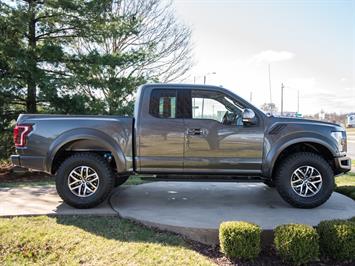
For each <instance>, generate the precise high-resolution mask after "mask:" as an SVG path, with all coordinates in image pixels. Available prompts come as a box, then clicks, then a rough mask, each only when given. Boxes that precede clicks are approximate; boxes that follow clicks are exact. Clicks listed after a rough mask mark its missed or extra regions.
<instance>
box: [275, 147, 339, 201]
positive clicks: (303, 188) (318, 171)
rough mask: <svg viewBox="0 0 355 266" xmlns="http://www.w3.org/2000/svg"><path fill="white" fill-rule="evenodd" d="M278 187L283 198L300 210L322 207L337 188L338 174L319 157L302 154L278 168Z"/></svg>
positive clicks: (290, 157) (306, 153)
mask: <svg viewBox="0 0 355 266" xmlns="http://www.w3.org/2000/svg"><path fill="white" fill-rule="evenodd" d="M275 181H276V182H275V184H276V188H277V190H278V192H279V193H280V195H281V197H282V198H283V199H284V200H285V201H287V202H288V203H289V204H291V205H292V206H294V207H297V208H314V207H317V206H319V205H322V204H323V203H324V202H326V201H327V200H328V199H329V197H330V196H331V194H332V192H333V189H334V173H333V170H332V168H331V167H330V165H329V164H328V163H327V161H326V160H324V159H323V157H321V156H320V155H318V154H315V153H311V152H299V153H295V154H292V155H290V156H288V157H287V158H286V159H285V160H284V161H283V162H282V163H281V164H280V166H279V167H278V169H277V170H276V175H275Z"/></svg>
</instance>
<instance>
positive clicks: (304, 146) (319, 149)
mask: <svg viewBox="0 0 355 266" xmlns="http://www.w3.org/2000/svg"><path fill="white" fill-rule="evenodd" d="M296 152H313V153H316V154H319V155H320V156H322V157H323V158H324V159H325V160H326V161H327V162H328V163H329V165H330V167H332V169H333V170H335V165H334V160H333V154H332V152H331V151H330V150H329V149H328V148H327V147H325V146H323V145H322V144H319V143H314V142H302V143H295V144H292V145H290V146H288V147H287V148H285V149H284V150H283V151H282V152H281V153H280V155H279V156H278V157H277V159H276V161H275V164H274V167H273V169H272V175H271V177H273V176H274V172H275V170H276V169H277V167H278V166H279V164H280V162H281V161H282V160H283V159H284V158H286V157H287V156H289V155H291V154H293V153H296Z"/></svg>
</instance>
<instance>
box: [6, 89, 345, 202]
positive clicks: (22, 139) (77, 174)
mask: <svg viewBox="0 0 355 266" xmlns="http://www.w3.org/2000/svg"><path fill="white" fill-rule="evenodd" d="M14 140H15V145H16V150H17V155H13V156H11V159H12V162H13V164H15V165H18V166H21V167H25V168H29V169H35V170H39V171H44V172H46V173H49V174H52V175H55V180H56V187H57V190H58V193H59V195H60V197H61V198H62V199H63V200H64V201H65V202H66V203H67V204H69V205H71V206H74V207H77V208H90V207H93V206H96V205H98V204H99V203H101V202H102V201H104V200H105V199H106V198H107V197H108V195H109V194H110V192H111V190H112V189H113V187H114V186H118V185H120V184H123V183H124V182H125V181H126V180H127V178H128V177H129V176H131V175H133V174H149V175H152V176H153V177H155V178H156V179H157V180H161V179H162V178H164V180H177V179H179V180H190V181H191V180H213V181H227V180H228V181H233V180H234V181H245V180H246V179H248V180H255V181H260V182H264V183H265V184H266V185H268V186H270V187H274V186H275V187H276V189H277V190H278V192H279V193H280V195H281V196H282V198H283V199H284V200H285V201H287V202H288V203H290V204H291V205H293V206H295V207H301V208H313V207H316V206H319V205H321V204H322V203H324V202H325V201H326V200H327V199H328V198H329V197H330V195H331V194H332V192H333V188H334V176H335V175H338V174H340V173H345V172H347V171H349V170H350V168H351V160H350V158H349V157H347V156H346V132H345V131H344V129H343V128H342V127H340V126H338V125H336V124H331V123H324V122H320V121H311V120H305V119H296V118H282V117H273V116H268V115H265V114H264V113H263V112H262V111H260V110H259V109H258V108H256V107H254V106H253V105H251V104H250V103H248V102H247V101H245V100H243V99H242V98H240V97H239V96H237V95H235V94H234V93H232V92H230V91H228V90H225V89H223V88H220V87H214V86H205V85H181V84H179V85H177V84H146V85H143V86H141V87H140V88H139V89H138V92H137V102H136V106H135V111H134V117H119V116H69V115H32V114H22V115H20V116H19V118H18V120H17V126H16V128H15V129H14Z"/></svg>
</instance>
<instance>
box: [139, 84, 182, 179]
mask: <svg viewBox="0 0 355 266" xmlns="http://www.w3.org/2000/svg"><path fill="white" fill-rule="evenodd" d="M143 94H144V95H143V97H142V98H141V99H143V98H144V99H147V98H148V99H149V100H148V101H146V100H144V101H143V102H144V104H143V106H141V111H140V114H138V115H139V117H140V118H139V124H138V125H137V132H136V135H137V138H136V139H137V141H138V142H139V143H138V147H137V153H138V154H137V162H138V167H139V168H140V172H143V173H150V172H151V173H164V172H169V173H172V172H176V173H179V172H182V171H183V156H184V154H183V153H184V130H185V127H184V120H183V115H182V111H181V108H180V107H179V106H180V101H181V97H180V94H181V93H180V92H179V90H176V89H161V88H157V89H154V88H147V89H146V90H144V91H143Z"/></svg>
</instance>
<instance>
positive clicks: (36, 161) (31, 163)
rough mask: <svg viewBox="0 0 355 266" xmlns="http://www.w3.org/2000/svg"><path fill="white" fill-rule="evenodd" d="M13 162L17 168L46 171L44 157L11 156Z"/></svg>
mask: <svg viewBox="0 0 355 266" xmlns="http://www.w3.org/2000/svg"><path fill="white" fill-rule="evenodd" d="M10 159H11V162H12V164H13V165H15V166H19V167H23V168H28V169H33V170H38V171H45V167H44V165H45V164H44V162H45V157H42V156H25V155H11V157H10Z"/></svg>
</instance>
